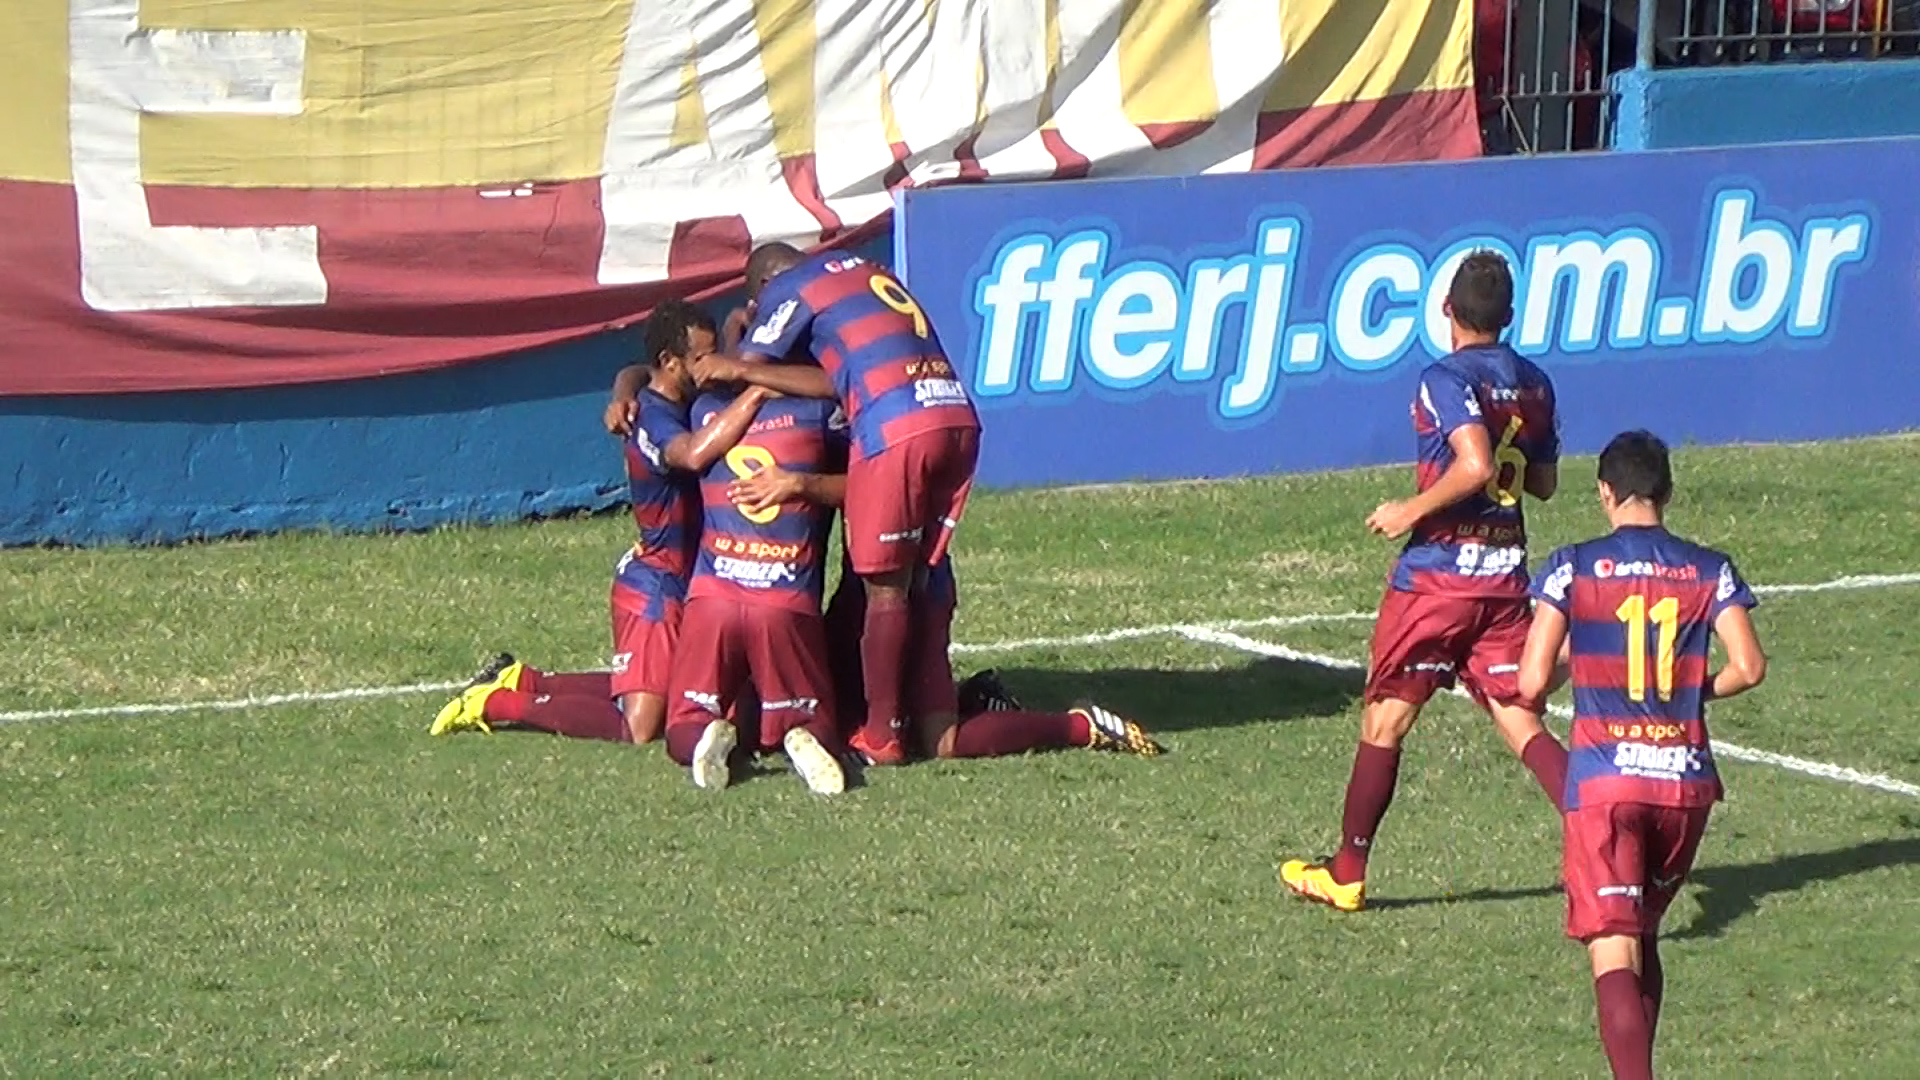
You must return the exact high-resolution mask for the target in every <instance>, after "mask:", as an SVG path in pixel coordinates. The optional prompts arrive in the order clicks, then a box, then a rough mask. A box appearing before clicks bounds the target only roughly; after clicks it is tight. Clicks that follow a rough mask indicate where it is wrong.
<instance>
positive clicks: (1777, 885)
mask: <svg viewBox="0 0 1920 1080" xmlns="http://www.w3.org/2000/svg"><path fill="white" fill-rule="evenodd" d="M1897 866H1920V836H1909V837H1899V838H1895V839H1888V840H1870V841H1868V842H1866V843H1863V844H1855V845H1853V846H1852V847H1845V848H1838V849H1836V850H1833V851H1813V852H1805V853H1802V854H1799V855H1786V856H1782V857H1781V858H1778V859H1774V860H1772V861H1770V862H1763V863H1744V864H1741V865H1738V866H1705V867H1700V868H1698V869H1696V870H1695V871H1694V872H1693V874H1692V875H1691V876H1689V877H1688V879H1687V885H1686V887H1687V888H1688V889H1689V890H1691V891H1692V892H1693V894H1694V896H1695V897H1696V898H1698V900H1699V902H1700V917H1699V918H1697V919H1695V920H1693V922H1692V923H1691V924H1689V925H1687V926H1686V927H1684V928H1681V929H1677V930H1670V931H1669V932H1668V933H1667V934H1665V935H1663V936H1664V937H1666V938H1669V939H1671V940H1676V941H1686V940H1691V939H1696V938H1716V937H1719V936H1720V935H1722V934H1724V933H1726V931H1727V928H1728V927H1730V926H1732V925H1733V924H1734V923H1736V922H1738V921H1740V920H1741V919H1743V918H1745V917H1747V916H1748V915H1751V914H1753V913H1754V912H1755V911H1756V910H1758V909H1759V907H1760V902H1761V901H1762V900H1764V899H1765V898H1767V897H1769V896H1778V895H1780V894H1782V893H1791V892H1795V891H1797V890H1799V889H1800V888H1802V887H1804V886H1805V885H1807V884H1808V883H1809V882H1815V881H1835V880H1838V879H1840V878H1844V877H1851V876H1852V875H1854V874H1863V873H1866V872H1868V871H1870V870H1880V869H1885V868H1888V867H1897ZM1559 892H1560V886H1558V885H1535V886H1530V887H1526V888H1518V889H1475V890H1474V891H1472V892H1464V893H1457V894H1454V895H1449V896H1415V897H1407V898H1404V899H1400V898H1394V897H1385V898H1382V899H1379V900H1369V901H1368V904H1367V906H1368V907H1370V908H1379V909H1381V910H1392V909H1394V908H1416V907H1428V906H1431V905H1434V904H1475V903H1489V902H1496V903H1497V902H1502V901H1509V900H1536V899H1539V898H1541V897H1546V896H1554V895H1557V894H1558V893H1559Z"/></svg>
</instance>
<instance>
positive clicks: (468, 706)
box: [427, 683, 499, 735]
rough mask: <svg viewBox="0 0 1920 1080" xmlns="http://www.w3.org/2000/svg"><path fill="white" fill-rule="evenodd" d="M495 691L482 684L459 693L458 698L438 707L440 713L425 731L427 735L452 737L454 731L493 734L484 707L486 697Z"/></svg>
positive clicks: (490, 685) (493, 688)
mask: <svg viewBox="0 0 1920 1080" xmlns="http://www.w3.org/2000/svg"><path fill="white" fill-rule="evenodd" d="M497 689H499V687H497V686H494V685H492V684H491V683H483V684H481V685H479V686H469V687H467V688H466V689H465V690H462V691H460V696H459V697H456V698H454V699H453V700H452V701H449V702H447V703H446V704H445V705H443V706H441V707H440V713H439V715H437V716H435V717H434V718H433V726H432V727H430V728H428V729H427V734H429V735H452V734H453V733H454V732H456V731H478V732H480V733H482V734H485V735H491V734H493V727H492V726H491V725H489V724H488V723H487V719H486V705H487V695H488V694H491V693H493V692H494V691H495V690H497Z"/></svg>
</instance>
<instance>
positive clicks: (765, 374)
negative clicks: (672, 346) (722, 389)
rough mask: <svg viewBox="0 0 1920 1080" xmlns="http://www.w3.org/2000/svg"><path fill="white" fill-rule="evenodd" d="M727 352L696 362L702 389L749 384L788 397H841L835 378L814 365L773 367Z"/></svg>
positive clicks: (696, 378)
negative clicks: (721, 385)
mask: <svg viewBox="0 0 1920 1080" xmlns="http://www.w3.org/2000/svg"><path fill="white" fill-rule="evenodd" d="M755 355H756V354H752V353H749V354H747V356H746V357H741V356H729V355H727V354H725V353H717V352H716V353H708V354H707V355H705V356H701V357H698V358H696V359H695V360H694V361H693V369H692V370H693V377H694V380H695V381H696V382H698V383H699V384H700V385H701V386H713V385H715V384H722V383H746V384H747V385H748V386H761V387H765V388H766V389H768V390H777V391H779V392H780V393H782V394H786V395H787V396H788V397H803V398H820V399H822V400H827V401H831V400H833V399H834V398H835V397H837V396H838V395H837V394H836V393H835V392H834V389H833V376H831V375H828V374H827V372H826V369H824V368H821V367H819V366H817V365H815V364H772V363H766V362H764V361H761V360H757V359H751V357H754V356H755Z"/></svg>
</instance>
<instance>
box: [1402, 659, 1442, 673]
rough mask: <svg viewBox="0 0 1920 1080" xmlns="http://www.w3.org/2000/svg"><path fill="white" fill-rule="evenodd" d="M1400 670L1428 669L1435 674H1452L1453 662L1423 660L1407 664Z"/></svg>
mask: <svg viewBox="0 0 1920 1080" xmlns="http://www.w3.org/2000/svg"><path fill="white" fill-rule="evenodd" d="M1400 670H1401V671H1402V672H1412V671H1430V672H1433V673H1434V674H1436V675H1451V674H1453V662H1452V661H1450V660H1423V661H1421V662H1420V663H1418V664H1408V665H1407V666H1405V667H1403V668H1401V669H1400Z"/></svg>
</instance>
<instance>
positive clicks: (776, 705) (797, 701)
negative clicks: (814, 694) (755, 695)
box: [760, 697, 820, 716]
mask: <svg viewBox="0 0 1920 1080" xmlns="http://www.w3.org/2000/svg"><path fill="white" fill-rule="evenodd" d="M819 709H820V699H819V698H810V697H800V698H787V699H786V700H784V701H768V702H765V703H763V704H762V705H761V706H760V710H761V711H762V712H797V713H803V714H805V715H807V716H812V715H813V714H814V713H815V712H818V711H819Z"/></svg>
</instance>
